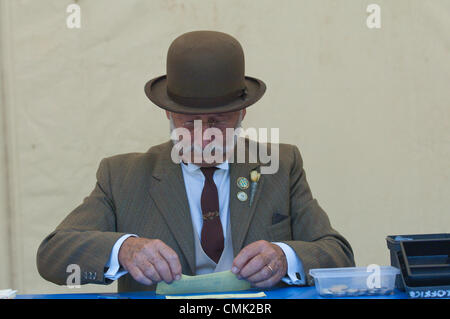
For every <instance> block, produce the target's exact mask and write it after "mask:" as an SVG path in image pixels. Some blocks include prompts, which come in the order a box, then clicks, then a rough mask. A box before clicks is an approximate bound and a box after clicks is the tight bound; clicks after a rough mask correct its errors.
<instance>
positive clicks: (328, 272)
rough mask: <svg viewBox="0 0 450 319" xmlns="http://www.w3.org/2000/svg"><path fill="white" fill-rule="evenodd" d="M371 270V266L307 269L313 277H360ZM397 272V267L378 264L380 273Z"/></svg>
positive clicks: (393, 273)
mask: <svg viewBox="0 0 450 319" xmlns="http://www.w3.org/2000/svg"><path fill="white" fill-rule="evenodd" d="M373 272H374V268H372V267H343V268H316V269H310V270H309V274H310V275H311V276H312V277H314V278H327V277H328V278H330V277H355V276H361V277H362V276H367V275H368V274H371V273H373ZM399 273H400V270H399V269H398V268H395V267H392V266H380V275H397V274H399Z"/></svg>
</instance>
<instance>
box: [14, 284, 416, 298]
mask: <svg viewBox="0 0 450 319" xmlns="http://www.w3.org/2000/svg"><path fill="white" fill-rule="evenodd" d="M260 291H264V293H265V294H266V295H267V296H266V297H264V298H257V299H325V298H322V297H321V296H319V295H318V294H317V291H316V288H315V287H286V288H275V289H269V290H267V289H266V290H247V291H240V292H236V293H256V292H260ZM201 295H205V294H201ZM16 298H17V299H122V298H125V299H164V298H165V296H163V295H156V294H155V292H126V293H125V292H124V293H100V294H96V293H90V294H76V293H72V294H42V295H37V294H35V295H20V294H19V295H17V297H16ZM407 298H408V295H407V294H406V293H405V292H402V291H398V290H395V292H394V293H393V294H391V295H388V296H361V297H352V299H407ZM333 299H336V298H333ZM342 299H349V297H347V298H342Z"/></svg>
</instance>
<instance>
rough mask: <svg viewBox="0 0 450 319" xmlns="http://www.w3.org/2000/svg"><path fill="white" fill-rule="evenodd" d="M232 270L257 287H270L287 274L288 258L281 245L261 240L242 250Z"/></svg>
mask: <svg viewBox="0 0 450 319" xmlns="http://www.w3.org/2000/svg"><path fill="white" fill-rule="evenodd" d="M231 271H232V272H233V273H234V274H236V275H238V277H239V278H243V279H245V280H247V281H249V282H250V283H251V284H252V285H253V286H255V287H259V288H268V287H271V286H273V285H275V284H276V283H278V282H279V281H280V280H281V278H283V277H284V276H285V275H286V272H287V260H286V256H285V255H284V252H283V250H282V249H281V248H280V247H279V246H277V245H275V244H272V243H269V242H268V241H265V240H260V241H256V242H254V243H251V244H250V245H248V246H246V247H244V248H243V249H242V250H241V251H240V253H239V254H238V255H237V256H236V258H235V259H234V261H233V267H232V268H231Z"/></svg>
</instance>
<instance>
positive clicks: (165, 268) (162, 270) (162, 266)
mask: <svg viewBox="0 0 450 319" xmlns="http://www.w3.org/2000/svg"><path fill="white" fill-rule="evenodd" d="M150 262H151V263H152V264H153V266H154V267H155V269H156V271H157V272H158V274H159V276H160V277H161V278H162V280H164V281H165V282H166V283H168V284H170V283H171V282H172V281H173V277H172V272H171V271H170V267H169V264H168V263H167V262H166V260H165V259H164V258H163V257H162V256H161V255H160V254H159V253H158V254H157V255H156V256H154V257H153V258H152V259H151V260H150Z"/></svg>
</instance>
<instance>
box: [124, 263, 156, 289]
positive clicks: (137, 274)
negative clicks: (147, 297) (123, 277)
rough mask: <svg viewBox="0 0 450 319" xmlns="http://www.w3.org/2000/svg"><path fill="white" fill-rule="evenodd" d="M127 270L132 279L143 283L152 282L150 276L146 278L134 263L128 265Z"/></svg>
mask: <svg viewBox="0 0 450 319" xmlns="http://www.w3.org/2000/svg"><path fill="white" fill-rule="evenodd" d="M128 272H129V273H130V275H131V276H132V277H133V278H134V280H136V281H137V282H139V283H141V284H144V285H149V286H150V285H151V284H153V282H152V280H151V279H150V278H147V277H146V276H145V275H144V274H143V273H142V271H141V270H140V269H139V268H138V267H136V266H134V265H130V267H129V269H128Z"/></svg>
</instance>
